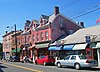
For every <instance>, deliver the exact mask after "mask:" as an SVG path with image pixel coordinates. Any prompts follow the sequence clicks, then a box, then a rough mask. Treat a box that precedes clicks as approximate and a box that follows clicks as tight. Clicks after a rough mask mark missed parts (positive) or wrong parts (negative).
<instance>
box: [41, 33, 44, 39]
mask: <svg viewBox="0 0 100 72" xmlns="http://www.w3.org/2000/svg"><path fill="white" fill-rule="evenodd" d="M43 36H44V34H43V32H41V41H43Z"/></svg>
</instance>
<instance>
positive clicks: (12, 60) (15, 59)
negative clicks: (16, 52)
mask: <svg viewBox="0 0 100 72" xmlns="http://www.w3.org/2000/svg"><path fill="white" fill-rule="evenodd" d="M10 61H11V62H19V61H20V58H19V57H16V56H11V57H10Z"/></svg>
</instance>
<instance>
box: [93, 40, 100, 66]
mask: <svg viewBox="0 0 100 72" xmlns="http://www.w3.org/2000/svg"><path fill="white" fill-rule="evenodd" d="M93 49H97V58H98V66H100V42H98V43H97V44H96V46H95V47H93Z"/></svg>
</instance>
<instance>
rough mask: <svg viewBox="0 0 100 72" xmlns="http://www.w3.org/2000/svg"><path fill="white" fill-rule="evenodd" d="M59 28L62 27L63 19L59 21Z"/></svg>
mask: <svg viewBox="0 0 100 72" xmlns="http://www.w3.org/2000/svg"><path fill="white" fill-rule="evenodd" d="M59 23H60V27H62V26H63V19H59Z"/></svg>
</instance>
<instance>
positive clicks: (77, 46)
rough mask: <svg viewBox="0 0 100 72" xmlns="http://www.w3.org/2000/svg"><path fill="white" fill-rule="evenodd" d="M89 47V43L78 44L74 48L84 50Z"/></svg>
mask: <svg viewBox="0 0 100 72" xmlns="http://www.w3.org/2000/svg"><path fill="white" fill-rule="evenodd" d="M86 46H87V43H85V44H76V45H75V46H74V47H73V50H84V49H85V48H86Z"/></svg>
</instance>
